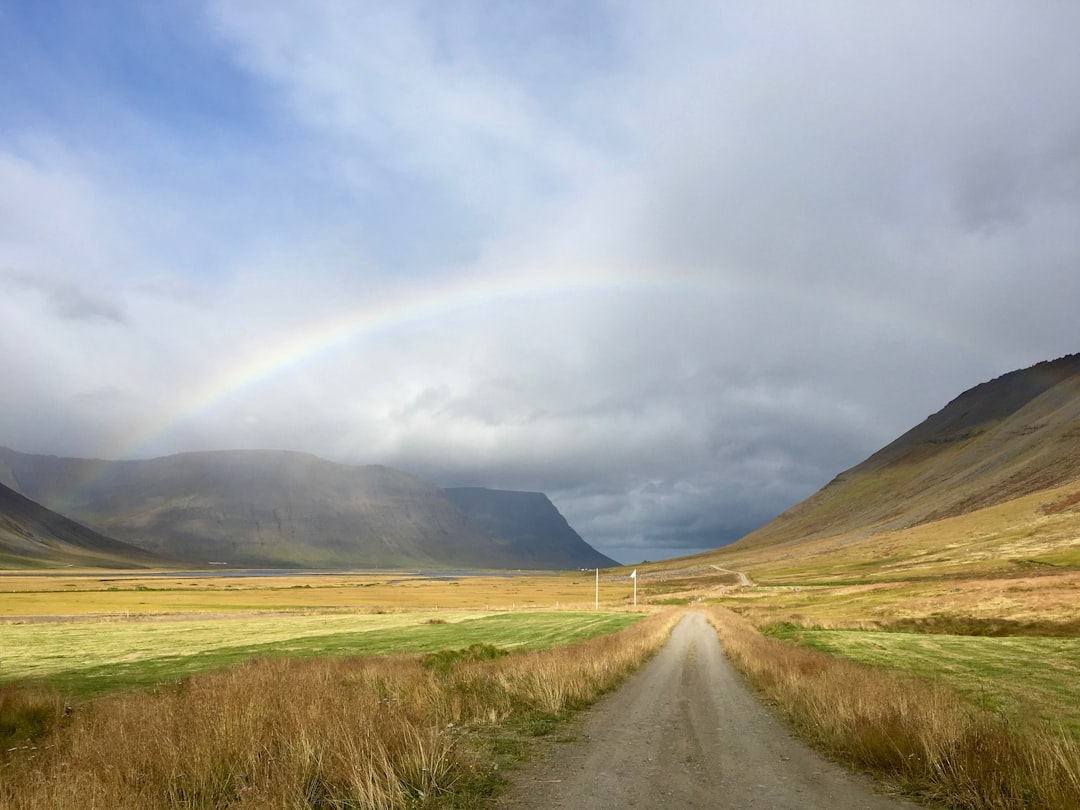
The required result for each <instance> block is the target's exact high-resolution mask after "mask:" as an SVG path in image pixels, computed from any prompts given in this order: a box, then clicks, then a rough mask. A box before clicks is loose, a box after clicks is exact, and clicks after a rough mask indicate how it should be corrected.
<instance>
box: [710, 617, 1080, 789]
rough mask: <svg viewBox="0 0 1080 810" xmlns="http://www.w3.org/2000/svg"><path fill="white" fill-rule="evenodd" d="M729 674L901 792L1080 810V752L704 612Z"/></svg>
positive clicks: (949, 695)
mask: <svg viewBox="0 0 1080 810" xmlns="http://www.w3.org/2000/svg"><path fill="white" fill-rule="evenodd" d="M708 616H709V620H710V621H711V622H712V624H713V626H714V627H716V630H717V633H718V634H719V636H720V640H721V641H722V643H723V645H724V649H725V650H726V652H727V654H728V656H729V657H730V658H731V660H732V662H733V663H734V664H735V666H736V667H737V668H738V669H739V670H740V671H741V672H742V673H743V674H744V675H745V676H746V677H747V679H748V680H749V681H750V682H751V684H752V685H753V686H754V687H755V688H757V689H758V690H759V691H760V692H761V693H762V694H763V695H764V696H765V697H766V698H767V699H768V700H769V701H771V702H773V703H775V704H776V705H777V706H778V707H779V709H780V710H781V711H782V712H783V713H784V714H785V715H787V716H788V718H789V719H790V720H791V721H792V722H793V723H794V724H795V725H796V727H798V728H799V729H800V730H801V731H803V732H804V733H805V734H806V735H807V736H808V737H810V738H811V739H812V740H814V741H815V742H817V743H818V744H820V745H821V746H823V747H824V748H825V749H826V750H828V751H830V752H832V753H833V754H835V755H837V756H839V757H841V758H843V759H845V760H848V761H850V762H852V763H854V764H856V765H857V766H860V767H862V768H864V769H867V770H870V771H872V772H874V773H876V774H877V775H879V776H882V777H884V778H886V779H887V780H889V781H891V782H893V783H894V784H896V785H898V786H899V787H900V788H901V789H902V790H903V791H905V792H907V793H910V794H913V795H918V796H919V797H921V798H923V799H925V800H928V801H930V802H938V803H941V804H944V805H946V806H949V807H954V808H965V810H1013V809H1014V808H1015V810H1021V808H1044V809H1045V810H1070V808H1071V809H1073V810H1075V808H1077V807H1080V746H1078V745H1077V743H1076V741H1075V740H1073V739H1071V738H1068V737H1066V736H1064V735H1061V734H1055V733H1053V732H1052V731H1051V730H1049V729H1045V728H1039V727H1037V726H1035V725H1034V724H1032V725H1027V724H1023V723H1010V722H1009V721H1007V720H1006V719H1004V718H1002V717H1000V716H998V715H995V714H991V713H989V712H986V711H983V710H980V709H977V708H975V707H973V706H971V705H969V704H967V703H965V702H964V701H963V700H962V699H961V698H960V697H958V696H957V695H956V694H955V693H953V692H951V691H949V690H947V689H945V688H944V687H940V686H937V685H935V684H933V683H929V682H926V681H923V680H920V679H917V678H914V677H910V676H903V675H898V674H895V673H889V672H887V671H884V670H881V669H877V668H874V667H870V666H867V665H864V664H858V663H855V662H852V661H846V660H843V659H839V658H833V657H832V656H829V655H826V654H824V653H821V652H818V651H815V650H810V649H806V648H804V647H800V646H798V645H796V644H792V643H785V642H782V641H777V640H774V639H769V638H765V637H764V636H762V635H761V634H760V633H758V631H757V630H756V629H755V628H754V627H753V625H751V624H750V622H748V621H747V620H745V619H743V618H741V617H739V616H738V615H736V614H734V613H732V612H731V611H728V610H725V609H723V608H711V609H710V610H709V612H708Z"/></svg>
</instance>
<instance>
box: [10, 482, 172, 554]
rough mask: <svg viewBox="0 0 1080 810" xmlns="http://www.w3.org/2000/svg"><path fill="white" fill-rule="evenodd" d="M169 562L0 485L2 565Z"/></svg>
mask: <svg viewBox="0 0 1080 810" xmlns="http://www.w3.org/2000/svg"><path fill="white" fill-rule="evenodd" d="M167 562H168V561H167V560H163V559H161V558H160V557H156V556H155V555H153V554H149V553H148V552H146V551H143V550H142V549H140V548H136V547H135V546H131V545H128V544H127V543H121V542H119V541H117V540H113V539H112V538H110V537H105V536H104V535H101V534H98V533H97V532H95V531H93V530H91V529H88V528H87V527H85V526H82V525H80V524H78V523H76V522H75V521H73V520H69V519H68V518H66V517H64V516H63V515H58V514H57V513H56V512H53V511H51V510H49V509H46V508H45V507H44V506H41V505H40V504H38V503H35V502H34V501H32V500H30V499H29V498H26V497H23V496H22V495H20V494H19V493H17V492H15V491H14V490H12V489H10V488H9V487H6V486H4V485H3V484H0V567H19V568H22V567H29V568H36V567H50V566H54V565H79V566H87V567H94V568H140V567H149V566H161V565H163V564H167Z"/></svg>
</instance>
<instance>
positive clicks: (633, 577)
mask: <svg viewBox="0 0 1080 810" xmlns="http://www.w3.org/2000/svg"><path fill="white" fill-rule="evenodd" d="M630 579H637V569H636V568H635V569H634V573H632V574H631V575H630Z"/></svg>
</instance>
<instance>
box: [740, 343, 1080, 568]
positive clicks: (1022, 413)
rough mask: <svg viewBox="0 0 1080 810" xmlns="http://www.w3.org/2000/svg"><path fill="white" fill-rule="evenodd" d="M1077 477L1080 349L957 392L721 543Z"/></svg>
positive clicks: (929, 509) (805, 534) (1000, 499)
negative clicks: (768, 518)
mask: <svg viewBox="0 0 1080 810" xmlns="http://www.w3.org/2000/svg"><path fill="white" fill-rule="evenodd" d="M1074 481H1080V354H1074V355H1069V356H1066V357H1062V358H1059V359H1058V360H1054V361H1048V362H1045V363H1039V364H1038V365H1035V366H1032V367H1031V368H1026V369H1022V370H1019V371H1014V372H1011V373H1009V374H1005V375H1003V376H1001V377H998V378H997V379H994V380H991V381H989V382H986V383H983V384H981V385H978V386H976V387H974V388H972V389H970V390H969V391H965V392H964V393H963V394H961V395H960V396H958V397H957V398H956V399H954V400H953V401H952V402H950V403H949V404H948V405H946V406H945V407H944V408H942V409H941V410H940V411H938V412H937V413H935V414H933V415H932V416H930V417H928V418H927V419H926V420H925V421H923V422H922V423H921V424H919V425H917V426H916V427H914V428H912V429H911V430H909V431H908V432H907V433H905V434H904V435H902V436H900V437H899V438H898V439H896V440H895V441H894V442H892V443H890V444H889V445H887V446H886V447H884V448H882V449H881V450H879V451H878V452H876V453H874V454H873V455H872V456H870V457H869V458H868V459H866V460H865V461H863V462H862V463H861V464H859V465H857V466H855V467H852V468H851V469H850V470H847V471H846V472H843V473H841V474H840V475H838V476H837V477H836V478H835V479H834V480H833V481H832V482H830V483H829V484H828V485H827V486H826V487H824V488H823V489H822V490H820V491H819V492H817V493H816V494H815V495H813V496H811V497H810V498H807V499H806V500H805V501H803V502H801V503H799V504H797V505H795V506H793V507H792V508H791V509H789V510H787V511H786V512H784V513H783V514H782V515H780V516H779V517H778V518H776V519H775V520H773V521H772V522H771V523H768V524H766V525H765V526H763V527H761V528H760V529H758V530H756V531H754V532H752V533H751V534H749V535H747V536H746V537H744V538H743V539H742V540H740V541H738V543H736V544H734V545H732V546H729V547H728V549H730V550H732V551H738V550H740V549H753V548H762V547H767V546H777V545H781V544H799V543H803V542H806V541H809V540H813V539H815V538H823V537H832V536H839V535H847V536H848V537H849V538H850V537H853V536H855V535H858V534H861V535H867V534H875V533H879V532H883V531H888V530H893V529H906V528H909V527H913V526H918V525H921V524H925V523H930V522H933V521H937V520H941V519H943V518H948V517H955V516H958V515H965V514H968V513H971V512H974V511H976V510H979V509H983V508H985V507H989V506H994V505H997V504H1002V503H1005V502H1007V501H1011V500H1013V499H1016V498H1019V497H1021V496H1024V495H1029V494H1032V493H1037V492H1041V491H1043V490H1049V489H1052V488H1055V487H1061V486H1064V485H1066V484H1069V483H1071V482H1074Z"/></svg>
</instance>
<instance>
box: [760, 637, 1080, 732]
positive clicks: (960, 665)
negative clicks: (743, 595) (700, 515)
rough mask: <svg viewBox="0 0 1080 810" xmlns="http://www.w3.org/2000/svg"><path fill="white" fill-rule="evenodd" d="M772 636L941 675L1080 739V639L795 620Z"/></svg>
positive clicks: (1016, 718) (986, 702) (989, 702)
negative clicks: (807, 625) (806, 624)
mask: <svg viewBox="0 0 1080 810" xmlns="http://www.w3.org/2000/svg"><path fill="white" fill-rule="evenodd" d="M764 632H765V633H766V635H771V636H774V637H778V638H783V639H785V640H794V641H797V642H799V643H800V644H803V645H805V646H807V647H811V648H813V649H816V650H821V651H822V652H825V653H829V654H830V655H836V656H840V657H843V658H848V659H850V660H853V661H860V662H862V663H865V664H871V665H873V666H876V667H884V668H888V669H892V670H895V671H899V672H905V671H906V672H909V673H916V674H917V675H918V676H919V677H921V678H924V679H929V680H940V681H941V682H942V683H945V684H947V685H948V686H950V687H952V688H954V689H956V690H957V691H958V692H959V693H960V694H962V695H964V696H965V697H966V698H967V699H968V700H969V701H970V702H972V703H973V704H975V705H977V706H980V707H981V708H984V709H987V710H989V711H993V712H996V713H999V714H1001V715H1003V716H1004V717H1005V718H1006V719H1008V721H1009V722H1011V723H1023V722H1025V721H1026V720H1027V719H1030V718H1034V719H1038V720H1041V721H1043V722H1044V723H1045V724H1046V725H1047V726H1059V727H1061V728H1063V729H1065V730H1066V731H1068V733H1069V734H1071V735H1072V736H1073V738H1074V739H1075V740H1076V741H1077V742H1080V701H1078V693H1077V690H1078V687H1080V638H1034V637H1028V636H1016V637H1007V638H1002V637H981V636H961V635H943V634H926V633H898V632H881V631H877V632H874V631H859V630H813V629H802V628H795V627H792V626H790V625H784V626H775V627H767V628H765V631H764Z"/></svg>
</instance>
